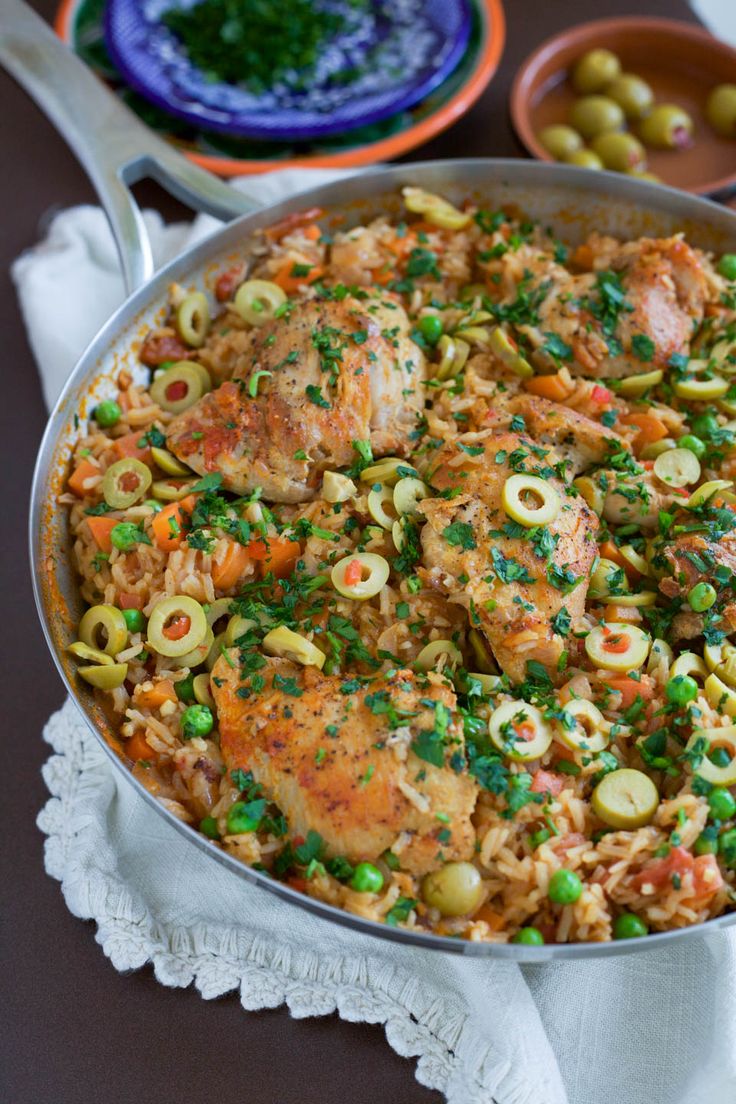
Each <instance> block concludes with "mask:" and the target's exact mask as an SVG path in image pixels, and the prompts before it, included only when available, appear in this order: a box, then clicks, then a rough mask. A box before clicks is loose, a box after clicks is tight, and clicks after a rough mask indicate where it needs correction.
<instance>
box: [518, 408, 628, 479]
mask: <svg viewBox="0 0 736 1104" xmlns="http://www.w3.org/2000/svg"><path fill="white" fill-rule="evenodd" d="M506 410H507V411H508V413H509V414H511V415H514V414H519V415H521V417H522V418H523V419H524V425H525V427H526V431H527V432H528V434H529V436H530V437H531V438H532V439H533V441H534V442H535V444H538V445H543V446H544V447H545V448H548V447H554V449H555V451H556V452H557V453H559V454H560V455H561V456H563V457H564V458H565V460H567V462H568V463H567V475H568V477H569V478H573V477H574V476H576V475H579V474H580V472H583V471H585V470H586V469H587V468H590V467H592V466H593V465H598V464H603V463H605V461H606V460H607V459H608V457H609V456H610V455H611V453H614V452H619V451H620V450H621V449H627V448H628V446H627V444H626V442H625V441H624V439H623V437H621V436H620V435H619V434H618V433H614V432H613V431H612V430H610V429H606V428H605V427H604V426H602V425H601V423H600V422H596V421H594V419H593V418H588V417H587V416H586V415H585V414H580V413H579V412H578V411H577V410H571V409H570V407H569V406H562V405H561V404H560V403H556V402H552V401H551V400H550V399H543V398H541V397H540V396H538V395H530V394H528V393H527V392H522V393H521V394H519V395H517V396H516V397H515V398H513V399H511V400H510V402H509V403H508V404H507V406H506Z"/></svg>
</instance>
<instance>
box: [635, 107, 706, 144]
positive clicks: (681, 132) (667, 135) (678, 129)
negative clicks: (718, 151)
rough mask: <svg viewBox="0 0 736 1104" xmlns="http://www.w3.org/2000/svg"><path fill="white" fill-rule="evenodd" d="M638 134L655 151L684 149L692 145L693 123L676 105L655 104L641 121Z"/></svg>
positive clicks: (683, 110) (682, 109)
mask: <svg viewBox="0 0 736 1104" xmlns="http://www.w3.org/2000/svg"><path fill="white" fill-rule="evenodd" d="M639 133H640V135H641V138H642V141H644V142H645V143H646V144H647V145H648V146H653V147H654V148H655V149H686V148H687V147H688V146H689V145H690V144H691V143H692V133H693V121H692V119H691V118H690V116H689V115H688V113H687V111H685V109H684V108H682V107H680V106H679V105H678V104H657V105H656V107H653V108H652V110H651V112H650V114H649V115H647V117H646V119H643V120H642V122H641V125H640V127H639Z"/></svg>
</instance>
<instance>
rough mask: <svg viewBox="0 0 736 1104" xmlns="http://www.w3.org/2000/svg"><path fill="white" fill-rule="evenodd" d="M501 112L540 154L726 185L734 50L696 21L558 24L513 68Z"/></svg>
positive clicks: (692, 185)
mask: <svg viewBox="0 0 736 1104" xmlns="http://www.w3.org/2000/svg"><path fill="white" fill-rule="evenodd" d="M511 117H512V121H513V123H514V127H515V129H516V132H517V134H518V136H519V138H520V139H521V141H522V142H523V143H524V145H525V146H526V148H527V150H528V151H529V152H530V153H531V154H533V155H534V156H535V157H537V158H540V159H541V160H545V161H562V162H565V163H567V164H571V165H578V166H580V167H581V168H584V169H589V170H592V171H600V170H609V171H611V172H618V173H626V174H627V175H632V176H636V177H639V178H640V179H648V180H652V181H654V182H659V183H664V184H669V185H672V186H674V187H678V188H682V189H684V190H686V191H691V192H694V193H696V194H700V195H716V196H719V197H724V198H725V197H726V196H727V195H729V194H731V193H732V192H734V191H736V50H734V49H733V48H732V47H730V46H728V45H727V44H726V43H725V42H720V41H719V40H718V39H716V38H714V37H713V36H712V35H710V34H709V33H708V32H707V31H705V30H704V29H703V28H702V27H699V26H698V25H697V24H690V23H683V22H678V21H677V20H671V19H657V18H646V17H641V18H640V17H638V16H632V17H625V18H621V19H604V20H596V21H594V22H591V23H584V24H580V25H578V26H576V27H571V28H568V29H567V30H565V31H563V32H562V33H560V34H558V35H556V36H555V37H554V38H551V39H548V40H547V42H545V43H543V44H542V45H541V46H540V47H539V48H538V49H537V50H535V51H534V53H533V54H531V55H530V56H529V57H528V58H527V60H526V62H525V63H524V65H523V66H522V67H521V69H520V70H519V73H518V74H517V77H516V80H515V81H514V85H513V88H512V92H511Z"/></svg>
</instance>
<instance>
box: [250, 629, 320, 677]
mask: <svg viewBox="0 0 736 1104" xmlns="http://www.w3.org/2000/svg"><path fill="white" fill-rule="evenodd" d="M263 650H264V652H266V654H267V655H272V656H279V657H280V658H282V659H293V660H294V662H295V663H301V664H302V665H303V666H304V667H319V668H320V670H321V669H322V667H324V664H325V660H326V659H327V656H326V655H325V653H324V652H322V651H320V649H319V648H318V647H317V646H316V645H315V644H313V643H312V641H311V640H307V638H306V636H301V635H300V634H299V633H295V632H292V630H291V629H287V627H286V625H279V626H278V628H276V629H271V631H270V632H269V633H266V635H265V636H264V638H263Z"/></svg>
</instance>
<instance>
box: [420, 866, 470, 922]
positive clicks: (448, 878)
mask: <svg viewBox="0 0 736 1104" xmlns="http://www.w3.org/2000/svg"><path fill="white" fill-rule="evenodd" d="M482 896H483V883H482V881H481V877H480V874H479V873H478V870H477V868H476V867H474V866H473V864H472V863H469V862H449V863H446V864H445V865H444V866H441V867H440V869H439V870H434V871H433V872H432V873H431V874H427V876H426V877H425V879H424V881H423V882H422V897H423V898H424V901H425V903H426V904H428V905H429V907H430V908H436V909H438V910H439V912H441V913H442V915H443V916H465V915H466V913H468V912H473V911H474V910H475V909H476V908H477V907H478V905H479V904H480V902H481V898H482Z"/></svg>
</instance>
